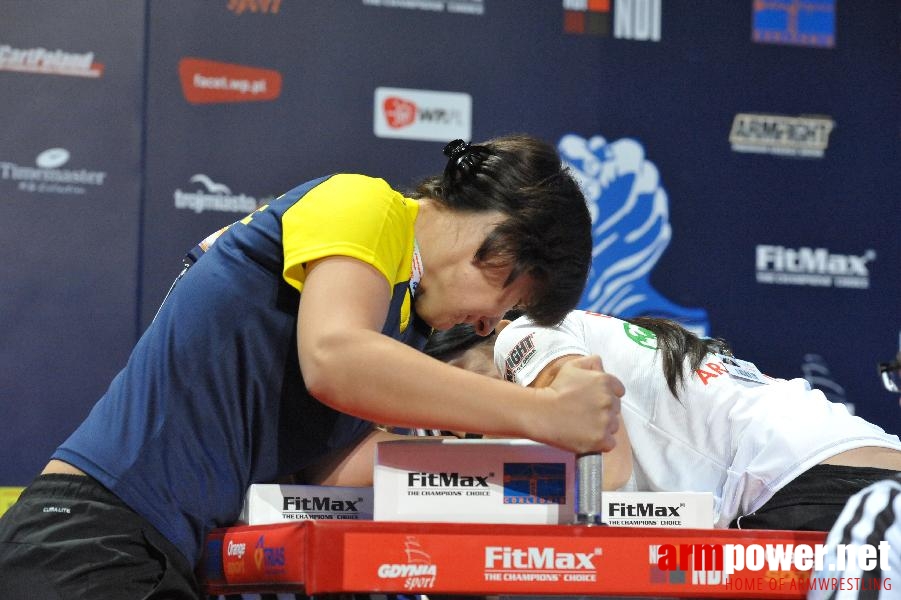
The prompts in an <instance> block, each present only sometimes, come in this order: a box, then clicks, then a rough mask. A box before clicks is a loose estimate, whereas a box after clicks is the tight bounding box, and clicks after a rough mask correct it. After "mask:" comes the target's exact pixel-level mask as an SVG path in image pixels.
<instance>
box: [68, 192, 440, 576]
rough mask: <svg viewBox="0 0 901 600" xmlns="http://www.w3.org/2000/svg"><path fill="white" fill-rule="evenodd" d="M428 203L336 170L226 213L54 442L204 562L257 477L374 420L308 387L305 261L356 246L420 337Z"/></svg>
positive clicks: (393, 331) (392, 313) (397, 331)
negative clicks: (420, 227)
mask: <svg viewBox="0 0 901 600" xmlns="http://www.w3.org/2000/svg"><path fill="white" fill-rule="evenodd" d="M417 210H418V204H417V203H416V202H415V201H413V200H410V199H407V198H404V197H403V196H402V195H401V194H399V193H398V192H395V191H394V190H392V189H391V188H390V187H389V186H388V184H387V183H385V182H384V181H382V180H379V179H372V178H369V177H364V176H361V175H333V176H331V177H326V178H322V179H318V180H315V181H311V182H308V183H306V184H303V185H301V186H299V187H297V188H295V189H293V190H291V191H290V192H288V193H287V194H284V195H283V196H281V197H280V198H278V199H277V200H274V201H273V202H272V203H271V204H269V205H267V206H265V207H262V208H260V209H259V210H257V211H256V212H254V213H253V214H251V215H249V216H247V217H246V218H244V219H242V220H241V221H238V222H237V223H235V224H233V225H232V226H230V227H228V228H227V229H225V230H224V231H222V232H221V233H220V235H218V237H217V238H216V239H215V242H214V243H212V244H211V245H210V246H209V248H208V249H207V251H206V252H203V253H202V255H201V256H200V257H199V258H198V259H197V262H196V263H195V264H194V265H193V266H191V267H190V268H189V269H188V270H187V271H186V272H185V273H184V276H183V277H182V278H181V280H180V281H179V282H178V284H177V285H175V286H174V287H173V289H172V290H171V292H170V294H169V296H168V297H167V298H166V301H165V302H164V303H163V305H162V306H161V307H160V310H159V312H158V313H157V316H156V317H155V318H154V320H153V322H152V323H151V325H150V326H149V327H148V329H147V331H146V332H145V333H144V335H143V336H142V337H141V339H140V340H139V342H138V344H137V345H136V347H135V349H134V351H133V352H132V355H131V357H130V358H129V360H128V364H127V365H126V366H125V368H124V369H123V370H122V371H121V372H120V373H119V374H118V375H117V376H116V378H115V379H114V381H113V382H112V384H111V385H110V388H109V390H107V392H106V394H105V395H104V396H103V397H102V398H101V399H100V401H99V402H98V403H97V404H96V405H95V407H94V409H93V410H92V411H91V414H90V415H89V416H88V418H87V419H86V420H85V422H84V423H83V424H82V425H81V426H80V427H79V428H78V429H77V430H76V431H75V433H73V434H72V436H71V437H70V438H69V439H68V440H66V442H64V443H63V444H62V445H61V446H60V447H59V448H58V449H57V451H56V453H55V454H54V457H55V458H59V459H61V460H64V461H66V462H69V463H71V464H73V465H75V466H77V467H79V468H80V469H82V470H84V471H85V472H87V473H88V474H89V475H91V476H93V477H94V478H96V479H97V480H99V481H100V482H101V483H102V484H103V485H105V486H106V487H107V488H109V489H110V490H112V491H113V492H114V493H116V494H117V495H118V496H119V497H120V498H122V500H124V501H125V502H126V503H127V504H128V505H129V506H131V507H132V508H133V509H134V510H135V511H136V512H138V513H139V514H141V515H143V516H144V517H145V518H147V519H148V520H149V521H150V522H151V523H153V524H154V525H155V526H156V527H157V528H158V529H159V530H160V531H161V532H162V533H163V534H164V535H165V536H166V537H167V538H168V539H170V540H171V541H172V542H173V543H174V544H175V545H176V546H177V547H179V548H180V549H181V550H182V551H184V553H185V555H186V556H187V557H188V559H189V560H190V561H191V562H192V564H196V563H197V561H198V560H199V552H200V548H201V544H202V541H203V538H204V536H205V535H206V533H207V532H208V531H209V529H210V528H212V527H220V526H225V525H230V524H232V523H233V522H234V520H235V518H236V517H237V516H238V513H239V511H240V509H241V504H242V499H243V495H244V492H245V490H246V489H247V486H248V485H250V484H251V483H258V482H271V481H274V480H275V479H277V478H278V477H280V476H283V475H285V474H289V473H294V472H297V471H298V470H300V469H301V468H303V467H304V466H306V465H307V464H309V463H310V462H312V461H313V460H315V459H317V458H319V457H320V456H322V455H324V454H325V453H327V452H329V451H331V450H333V449H335V448H340V447H344V446H347V445H349V444H351V443H353V442H354V441H356V440H357V439H359V437H360V436H361V435H362V434H363V433H364V432H365V431H367V430H368V428H369V424H368V423H366V422H365V421H362V420H360V419H357V418H355V417H351V416H349V415H345V414H342V413H339V412H337V411H335V410H332V409H331V408H329V407H327V406H325V405H324V404H321V403H319V402H318V401H316V400H315V399H314V398H312V397H311V396H310V395H309V394H308V393H307V391H306V387H305V386H304V382H303V376H302V374H301V372H300V366H299V364H298V357H297V340H296V326H297V308H298V303H299V301H300V295H301V293H302V291H303V285H304V279H305V272H304V266H305V264H307V263H309V262H310V261H313V260H315V259H318V258H322V257H326V256H334V255H344V256H352V257H354V258H357V259H359V260H362V261H364V262H367V263H369V264H372V265H373V266H375V268H377V269H378V270H379V271H380V272H381V273H382V274H383V275H385V277H386V279H387V280H388V281H389V282H390V283H391V285H392V286H393V296H392V301H391V308H390V310H389V314H388V316H387V318H386V320H385V325H384V329H383V333H385V334H386V335H389V336H391V337H393V338H395V339H397V340H400V341H401V342H403V343H406V344H408V345H411V346H414V347H417V348H422V346H423V345H424V344H425V339H426V336H427V335H428V328H427V327H425V326H424V324H423V323H422V322H421V321H419V320H417V318H416V316H415V313H413V312H412V308H411V298H410V293H409V278H410V272H411V264H412V256H413V245H414V244H413V223H414V221H415V218H416V214H417Z"/></svg>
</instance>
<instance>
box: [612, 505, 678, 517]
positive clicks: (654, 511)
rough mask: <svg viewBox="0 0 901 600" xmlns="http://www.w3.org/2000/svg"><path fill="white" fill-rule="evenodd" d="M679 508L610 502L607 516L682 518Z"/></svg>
mask: <svg viewBox="0 0 901 600" xmlns="http://www.w3.org/2000/svg"><path fill="white" fill-rule="evenodd" d="M679 508H681V507H679V506H657V505H656V504H654V503H653V502H640V503H638V504H626V503H625V502H617V503H614V502H610V503H609V504H607V515H608V516H610V517H681V516H682V515H680V514H679Z"/></svg>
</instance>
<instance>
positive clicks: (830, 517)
mask: <svg viewBox="0 0 901 600" xmlns="http://www.w3.org/2000/svg"><path fill="white" fill-rule="evenodd" d="M897 474H898V472H897V471H891V470H888V469H874V468H872V467H844V466H839V465H816V466H814V467H811V468H810V469H808V470H807V471H805V472H804V473H802V474H801V475H799V476H798V477H796V478H795V479H793V480H792V481H790V482H789V483H788V485H786V486H785V487H783V488H782V489H781V490H779V491H778V492H776V493H775V494H774V495H773V497H772V498H770V499H769V500H768V501H767V503H766V504H764V505H763V506H761V507H760V508H759V509H758V510H756V511H755V512H753V513H751V514H749V515H741V516H739V517H738V518H736V519H735V520H734V521H732V523H730V524H729V527H731V528H732V529H791V530H796V531H829V530H830V529H832V525H833V524H835V521H836V520H837V519H838V516H839V515H840V514H841V512H842V509H843V508H844V507H845V503H847V502H848V499H849V498H851V496H853V495H854V494H856V493H857V492H859V491H860V490H862V489H863V488H865V487H867V486H868V485H870V484H872V483H876V482H877V481H881V480H883V479H887V478H889V477H892V476H894V475H897Z"/></svg>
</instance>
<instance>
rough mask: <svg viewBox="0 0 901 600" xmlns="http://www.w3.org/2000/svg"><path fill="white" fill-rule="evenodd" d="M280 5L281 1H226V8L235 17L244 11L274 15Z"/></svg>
mask: <svg viewBox="0 0 901 600" xmlns="http://www.w3.org/2000/svg"><path fill="white" fill-rule="evenodd" d="M281 3H282V0H228V7H227V8H228V10H230V11H232V12H233V13H235V14H236V15H240V14H241V13H243V12H244V11H250V12H252V13H256V12H261V13H272V14H275V13H277V12H278V9H279V7H280V6H281Z"/></svg>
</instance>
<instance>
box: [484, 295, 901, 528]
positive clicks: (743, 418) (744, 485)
mask: <svg viewBox="0 0 901 600" xmlns="http://www.w3.org/2000/svg"><path fill="white" fill-rule="evenodd" d="M656 348H657V340H656V336H655V335H654V334H653V332H651V331H648V330H647V329H644V328H642V327H638V326H635V325H632V324H630V323H627V322H625V321H622V320H620V319H617V318H614V317H609V316H606V315H598V314H595V313H588V312H583V311H573V312H571V313H570V314H569V315H568V316H567V317H566V319H565V320H564V321H563V323H561V324H560V325H559V326H557V327H553V328H542V327H538V326H536V325H534V324H533V323H532V322H531V321H529V320H528V319H526V318H521V319H517V320H516V321H514V322H513V323H511V324H510V325H509V326H507V328H506V329H504V330H503V331H502V332H501V333H500V335H499V336H498V339H497V343H496V346H495V353H494V357H495V365H496V366H497V367H498V369H499V370H500V372H502V373H503V374H504V377H505V379H508V380H510V381H516V382H517V383H519V384H521V385H528V384H529V383H531V382H532V380H534V379H535V377H536V376H537V375H538V373H539V372H540V371H541V370H542V369H543V368H544V367H545V366H546V365H547V364H548V363H549V362H551V361H552V360H554V359H555V358H559V357H561V356H565V355H568V354H580V355H588V354H598V355H600V357H601V360H602V361H603V365H604V370H605V371H606V372H608V373H612V374H613V375H616V377H618V378H619V379H620V381H622V383H623V386H624V387H625V390H626V394H625V396H623V398H622V415H623V421H624V422H625V425H626V431H627V432H628V434H629V438H630V441H631V444H632V453H633V463H634V471H633V475H632V480H631V481H630V482H629V484H627V486H626V488H625V489H631V490H637V491H650V492H674V491H693V492H713V494H714V515H715V518H714V525H715V526H716V527H728V526H729V523H730V522H731V521H732V520H733V519H735V517H736V516H738V515H745V514H749V513H752V512H754V511H755V510H757V509H758V508H760V507H761V506H762V505H763V504H764V503H765V502H766V501H767V500H769V499H770V498H771V497H772V496H773V494H774V493H776V491H777V490H779V489H780V488H782V487H783V486H785V485H786V484H787V483H788V482H790V481H791V480H792V479H794V478H795V477H797V476H798V475H800V474H801V473H803V472H804V471H806V470H807V469H809V468H810V467H812V466H814V465H816V464H818V463H820V462H822V461H823V460H825V459H827V458H829V457H830V456H834V455H836V454H838V453H840V452H844V451H845V450H850V449H852V448H859V447H863V446H881V447H886V448H895V449H898V450H901V441H899V439H898V436H895V435H888V434H886V433H885V432H884V431H883V430H882V429H881V428H879V427H877V426H876V425H873V424H871V423H868V422H867V421H864V420H863V419H861V418H859V417H855V416H852V415H851V414H850V413H849V412H848V410H847V409H846V408H845V406H844V405H843V404H837V403H833V402H830V401H829V400H827V399H826V396H825V395H824V394H823V393H822V392H820V391H819V390H811V389H810V385H809V384H808V383H807V381H806V380H804V379H792V380H790V381H787V380H784V379H773V378H770V377H766V376H764V377H763V378H762V379H763V380H764V381H766V382H767V383H757V382H752V381H747V380H743V379H739V378H737V377H734V376H732V375H730V374H729V373H728V372H727V370H726V368H725V366H724V365H723V363H722V361H721V360H720V359H718V358H717V357H716V356H715V355H712V354H711V355H708V356H707V357H706V359H705V360H704V362H703V364H702V365H701V367H700V368H699V369H698V370H696V371H695V372H694V373H691V374H690V375H689V374H688V373H686V377H685V379H684V386H683V387H682V388H680V390H679V397H678V399H676V398H675V397H673V394H672V393H671V392H670V390H669V387H668V386H667V383H666V379H665V377H664V375H663V369H662V364H661V363H662V360H661V357H660V356H659V354H658V353H657V351H656Z"/></svg>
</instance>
